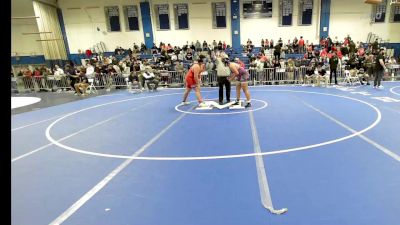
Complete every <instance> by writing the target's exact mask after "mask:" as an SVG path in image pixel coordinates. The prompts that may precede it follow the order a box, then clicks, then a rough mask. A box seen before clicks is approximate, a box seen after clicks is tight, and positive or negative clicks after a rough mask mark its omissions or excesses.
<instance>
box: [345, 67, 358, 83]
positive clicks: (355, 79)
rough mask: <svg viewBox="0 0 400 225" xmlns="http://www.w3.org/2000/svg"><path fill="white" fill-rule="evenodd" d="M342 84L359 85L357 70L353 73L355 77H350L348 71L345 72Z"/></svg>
mask: <svg viewBox="0 0 400 225" xmlns="http://www.w3.org/2000/svg"><path fill="white" fill-rule="evenodd" d="M344 82H345V83H349V84H350V85H355V84H359V85H361V82H360V79H359V78H358V75H357V70H356V72H355V76H352V74H351V73H350V70H345V71H344Z"/></svg>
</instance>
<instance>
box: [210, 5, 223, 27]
mask: <svg viewBox="0 0 400 225" xmlns="http://www.w3.org/2000/svg"><path fill="white" fill-rule="evenodd" d="M212 11H213V28H226V4H225V2H213V3H212Z"/></svg>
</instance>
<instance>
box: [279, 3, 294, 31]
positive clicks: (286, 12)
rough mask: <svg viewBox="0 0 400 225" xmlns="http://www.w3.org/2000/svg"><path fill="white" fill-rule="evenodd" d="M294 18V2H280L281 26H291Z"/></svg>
mask: <svg viewBox="0 0 400 225" xmlns="http://www.w3.org/2000/svg"><path fill="white" fill-rule="evenodd" d="M292 18H293V0H279V25H280V26H291V25H292Z"/></svg>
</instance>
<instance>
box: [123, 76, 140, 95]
mask: <svg viewBox="0 0 400 225" xmlns="http://www.w3.org/2000/svg"><path fill="white" fill-rule="evenodd" d="M125 82H126V88H127V90H128V92H129V93H140V92H142V89H141V87H140V83H139V82H138V81H136V82H135V83H132V82H130V81H129V78H128V77H127V78H125Z"/></svg>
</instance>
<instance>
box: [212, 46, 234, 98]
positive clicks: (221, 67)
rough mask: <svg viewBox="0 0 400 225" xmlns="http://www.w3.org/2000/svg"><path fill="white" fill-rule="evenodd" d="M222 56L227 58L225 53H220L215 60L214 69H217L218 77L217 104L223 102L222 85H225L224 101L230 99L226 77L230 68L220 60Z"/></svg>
mask: <svg viewBox="0 0 400 225" xmlns="http://www.w3.org/2000/svg"><path fill="white" fill-rule="evenodd" d="M222 58H229V57H228V56H227V55H226V54H225V53H222V55H220V56H217V59H216V60H215V64H216V69H217V79H218V86H219V104H220V105H222V104H223V100H224V85H225V92H226V101H227V102H230V101H231V82H230V81H229V80H228V77H229V76H230V75H231V70H230V69H229V67H228V66H226V65H225V63H223V62H222Z"/></svg>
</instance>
